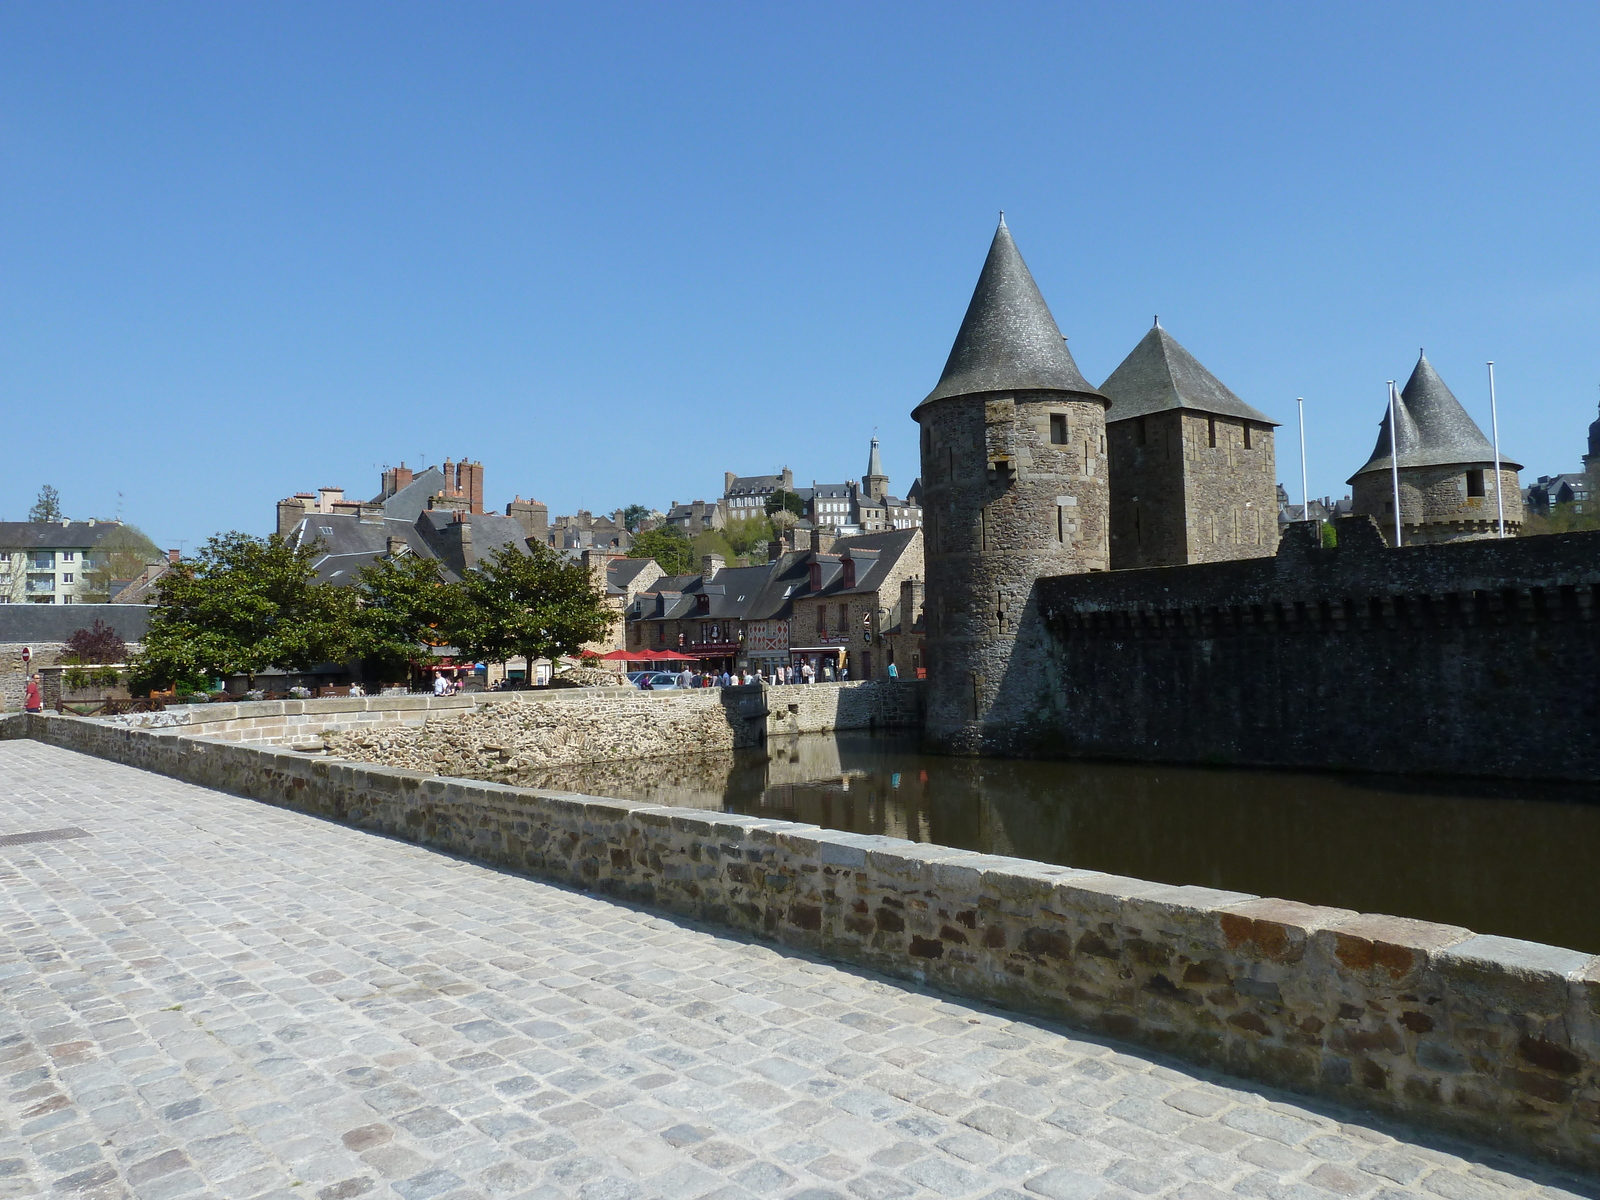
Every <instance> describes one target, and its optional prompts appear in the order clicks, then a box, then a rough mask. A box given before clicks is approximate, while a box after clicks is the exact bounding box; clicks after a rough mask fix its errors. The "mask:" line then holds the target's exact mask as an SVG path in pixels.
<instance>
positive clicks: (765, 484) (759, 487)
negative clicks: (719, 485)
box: [726, 475, 783, 496]
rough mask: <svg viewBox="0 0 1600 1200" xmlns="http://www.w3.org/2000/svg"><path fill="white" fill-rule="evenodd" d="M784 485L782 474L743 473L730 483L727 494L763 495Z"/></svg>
mask: <svg viewBox="0 0 1600 1200" xmlns="http://www.w3.org/2000/svg"><path fill="white" fill-rule="evenodd" d="M782 487H783V476H782V475H741V476H738V477H737V478H735V479H734V481H733V482H732V483H731V484H729V485H728V487H727V489H726V494H727V495H729V496H745V495H751V494H756V495H761V494H764V493H767V492H775V491H778V490H779V489H780V488H782Z"/></svg>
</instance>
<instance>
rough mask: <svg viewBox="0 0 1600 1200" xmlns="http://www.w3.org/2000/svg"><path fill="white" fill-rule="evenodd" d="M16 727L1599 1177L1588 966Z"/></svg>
mask: <svg viewBox="0 0 1600 1200" xmlns="http://www.w3.org/2000/svg"><path fill="white" fill-rule="evenodd" d="M23 734H25V735H27V736H30V737H33V738H36V739H38V740H40V741H43V742H47V743H50V744H53V745H58V746H63V747H66V748H68V749H72V750H77V751H81V752H85V753H89V754H94V755H98V756H100V757H103V758H107V759H111V760H114V761H117V762H122V763H126V764H128V765H130V766H134V767H138V768H141V769H144V770H150V771H156V772H159V773H161V774H165V775H170V776H173V777H175V778H179V779H184V780H188V781H190V782H192V783H196V784H200V785H203V786H207V787H213V788H219V789H222V790H225V791H230V792H233V793H235V794H238V795H242V796H248V797H251V798H254V799H257V800H261V801H263V802H266V803H268V804H274V805H278V806H280V807H284V808H289V809H293V810H295V811H298V812H303V813H309V814H313V815H315V816H319V817H323V818H326V819H328V820H333V821H339V822H342V823H344V824H348V825H351V826H354V827H356V828H361V829H367V830H371V831H373V832H376V833H380V834H384V835H387V836H391V837H398V838H403V839H405V840H408V841H412V842H416V843H419V844H422V845H426V846H431V847H435V848H437V849H440V850H444V851H449V852H451V853H455V854H460V855H463V856H465V857H470V858H474V859H477V860H480V861H483V862H488V863H494V864H497V865H500V866H503V867H506V868H509V869H511V870H515V871H520V872H524V873H527V874H530V875H535V876H539V877H543V878H548V879H553V880H556V881H559V882H561V883H565V884H568V885H570V886H573V887H578V888H585V889H592V890H594V891H597V892H601V893H605V894H608V895H613V896H617V897H621V898H625V899H628V900H631V901H635V902H638V903H642V904H647V905H652V906H657V907H660V908H663V909H666V910H669V911H672V912H675V913H679V914H682V915H685V916H688V917H692V918H695V919H697V920H701V921H706V922H710V923H712V924H715V925H720V926H722V927H725V928H728V929H732V930H736V931H739V932H742V933H745V934H748V935H750V936H753V937H757V938H762V939H766V940H769V941H773V942H777V943H780V944H783V945H787V946H793V947H796V948H799V949H803V950H806V951H810V952H813V953H816V954H819V955H823V956H826V957H829V958H832V959H836V960H840V961H844V962H849V963H855V964H859V965H861V966H863V967H867V968H871V969H873V970H877V971H882V972H884V973H886V974H888V975H892V976H896V977H900V978H905V979H913V980H916V981H918V982H923V983H927V984H930V985H933V986H936V987H939V988H942V989H945V990H948V991H950V992H954V993H957V994H960V995H964V996H970V997H975V998H978V999H982V1000H986V1001H991V1002H995V1003H998V1004H1002V1005H1006V1006H1009V1007H1011V1008H1015V1009H1019V1010H1022V1011H1025V1012H1031V1013H1036V1014H1041V1015H1043V1016H1046V1017H1050V1018H1053V1019H1059V1020H1063V1021H1067V1022H1070V1023H1072V1024H1075V1025H1078V1026H1081V1027H1084V1028H1089V1029H1094V1030H1099V1031H1103V1032H1104V1033H1106V1034H1109V1035H1113V1036H1115V1037H1118V1038H1124V1039H1127V1040H1131V1041H1135V1042H1139V1043H1142V1044H1145V1045H1148V1046H1152V1047H1155V1048H1158V1049H1160V1050H1163V1051H1167V1052H1170V1053H1172V1054H1175V1055H1179V1056H1182V1057H1184V1058H1187V1059H1189V1060H1192V1061H1195V1062H1199V1063H1204V1064H1208V1065H1211V1066H1214V1067H1217V1068H1220V1069H1222V1070H1225V1071H1229V1072H1231V1073H1233V1074H1236V1075H1242V1076H1246V1077H1249V1078H1254V1079H1258V1080H1262V1081H1265V1082H1268V1083H1271V1084H1275V1085H1279V1086H1284V1087H1288V1088H1292V1089H1295V1090H1298V1091H1301V1092H1305V1093H1311V1094H1315V1095H1320V1096H1325V1097H1329V1098H1332V1099H1334V1100H1337V1101H1341V1102H1344V1103H1349V1104H1353V1105H1356V1106H1359V1107H1363V1108H1368V1109H1375V1110H1378V1111H1381V1112H1385V1113H1389V1114H1392V1115H1395V1116H1397V1117H1401V1118H1403V1119H1406V1120H1409V1121H1413V1122H1418V1123H1425V1124H1430V1125H1434V1126H1438V1127H1443V1128H1446V1129H1450V1130H1453V1131H1455V1132H1458V1133H1461V1134H1464V1135H1466V1136H1468V1137H1470V1138H1473V1139H1475V1140H1477V1141H1479V1142H1483V1143H1495V1144H1500V1145H1504V1146H1508V1147H1512V1148H1516V1149H1520V1150H1525V1151H1532V1152H1534V1153H1538V1154H1542V1155H1545V1156H1547V1157H1550V1158H1552V1159H1555V1160H1558V1161H1562V1162H1565V1163H1569V1164H1572V1165H1575V1166H1579V1167H1584V1168H1588V1169H1595V1168H1600V1079H1597V1066H1600V959H1597V958H1595V957H1592V956H1590V955H1586V954H1579V953H1576V952H1573V951H1568V950H1562V949H1557V948H1555V947H1550V946H1541V945H1536V944H1533V943H1528V942H1519V941H1514V940H1511V939H1507V938H1499V937H1487V936H1481V935H1475V934H1473V933H1472V932H1471V931H1469V930H1466V929H1460V928H1453V927H1448V926H1440V925H1432V924H1427V923H1425V922H1420V921H1411V920H1403V919H1400V918H1395V917H1384V916H1372V915H1366V914H1360V913H1354V912H1349V911H1345V910H1339V909H1328V908H1316V907H1311V906H1308V905H1304V904H1297V903H1294V902H1291V901H1286V900H1274V899H1262V898H1258V897H1253V896H1247V895H1242V894H1239V893H1233V892H1221V891H1213V890H1210V889H1207V888H1200V887H1172V886H1167V885H1163V884H1156V883H1148V882H1142V881H1139V880H1134V879H1125V878H1119V877H1116V876H1110V875H1104V874H1099V873H1095V872H1090V871H1082V870H1074V869H1071V868H1066V867H1054V866H1047V865H1044V864H1041V863H1035V862H1028V861H1025V860H1020V859H1010V858H1000V857H993V856H985V855H981V854H973V853H969V852H966V851H962V850H956V849H951V848H946V847H940V846H929V845H919V844H915V843H911V842H905V841H900V840H897V839H893V838H885V837H871V836H863V835H857V834H846V833H836V832H831V831H826V830H821V829H818V828H816V827H814V826H806V825H795V824H791V823H788V822H782V821H772V820H757V819H751V818H742V817H735V816H729V815H725V814H709V813H705V812H699V811H692V810H689V811H686V810H683V809H674V808H665V807H660V806H653V805H648V804H636V803H629V802H626V801H620V800H605V799H598V798H594V797H588V796H578V795H570V794H563V793H552V792H540V791H535V790H532V789H522V788H514V787H508V786H503V785H494V784H483V783H474V782H468V781H463V780H452V779H443V778H438V777H431V776H426V775H422V774H420V773H417V772H409V771H401V770H397V769H394V768H388V767H377V766H367V765H360V764H354V763H345V762H339V761H333V760H329V759H326V758H321V757H316V758H308V757H306V756H304V755H301V754H298V753H295V752H294V751H291V750H285V749H277V748H271V747H264V746H259V745H245V744H240V743H233V742H223V741H218V740H214V739H204V738H195V737H191V736H186V731H184V730H182V729H175V728H169V729H142V728H130V727H127V726H117V725H113V724H111V723H108V722H100V721H93V720H84V719H81V718H74V717H65V716H57V715H55V714H46V715H44V716H28V717H12V718H8V719H5V720H3V721H0V736H19V735H23Z"/></svg>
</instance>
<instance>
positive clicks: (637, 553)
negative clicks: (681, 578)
mask: <svg viewBox="0 0 1600 1200" xmlns="http://www.w3.org/2000/svg"><path fill="white" fill-rule="evenodd" d="M628 557H629V558H653V559H655V560H656V564H657V565H658V566H659V567H660V568H661V569H662V570H663V571H665V572H666V573H667V574H668V575H687V574H688V573H689V567H690V563H691V562H692V561H693V559H694V547H693V546H692V545H691V544H690V543H689V539H688V538H687V537H685V536H684V533H683V530H681V529H679V528H678V527H677V526H676V525H663V526H661V527H660V528H659V529H647V530H645V531H644V532H643V533H641V534H639V536H638V537H636V538H634V539H633V549H631V550H629V551H628Z"/></svg>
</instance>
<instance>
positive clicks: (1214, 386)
mask: <svg viewBox="0 0 1600 1200" xmlns="http://www.w3.org/2000/svg"><path fill="white" fill-rule="evenodd" d="M1100 390H1101V391H1102V392H1104V393H1105V394H1106V395H1107V396H1108V397H1110V400H1111V408H1110V409H1109V410H1108V411H1107V412H1106V445H1107V447H1108V449H1109V451H1110V458H1111V568H1112V570H1116V571H1120V570H1123V569H1125V568H1128V567H1170V566H1179V565H1181V564H1184V563H1203V562H1221V561H1224V560H1226V559H1233V558H1259V557H1263V556H1265V555H1269V554H1275V553H1277V550H1278V474H1277V463H1276V461H1275V458H1274V453H1273V431H1274V429H1275V428H1276V426H1277V422H1275V421H1273V420H1271V419H1270V418H1269V417H1267V416H1266V415H1264V414H1263V413H1260V412H1258V411H1256V410H1255V409H1254V408H1251V407H1250V405H1248V404H1246V403H1245V402H1244V401H1243V400H1241V399H1239V397H1238V396H1236V395H1234V394H1233V392H1232V391H1230V390H1229V389H1228V387H1227V386H1226V385H1225V384H1223V382H1222V381H1221V380H1220V379H1218V378H1217V377H1216V376H1215V375H1213V374H1212V373H1211V372H1210V371H1208V370H1206V369H1205V367H1203V366H1201V365H1200V363H1199V361H1198V360H1197V359H1196V358H1195V357H1194V355H1192V354H1190V353H1189V352H1188V351H1187V350H1185V349H1184V348H1183V347H1182V346H1180V345H1179V344H1178V341H1177V339H1176V338H1174V337H1173V336H1172V335H1171V334H1170V333H1168V332H1167V331H1166V330H1165V329H1163V328H1162V327H1161V321H1160V320H1159V318H1158V319H1157V321H1156V323H1155V327H1154V328H1153V329H1151V330H1150V332H1149V333H1147V334H1145V335H1144V337H1143V339H1141V340H1140V342H1139V344H1138V345H1137V346H1135V347H1134V348H1133V351H1132V353H1130V354H1129V355H1128V357H1127V358H1125V359H1123V360H1122V365H1121V366H1119V367H1118V368H1117V369H1116V370H1115V371H1113V372H1112V373H1111V376H1110V378H1108V379H1107V380H1106V381H1105V382H1104V383H1103V384H1101V385H1100Z"/></svg>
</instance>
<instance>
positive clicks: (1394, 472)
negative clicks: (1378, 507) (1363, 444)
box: [1389, 379, 1405, 548]
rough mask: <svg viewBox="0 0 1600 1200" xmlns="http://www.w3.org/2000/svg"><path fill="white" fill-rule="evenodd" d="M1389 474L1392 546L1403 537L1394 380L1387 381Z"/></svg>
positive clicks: (1398, 437) (1398, 423) (1398, 427)
mask: <svg viewBox="0 0 1600 1200" xmlns="http://www.w3.org/2000/svg"><path fill="white" fill-rule="evenodd" d="M1389 474H1390V477H1391V478H1392V479H1393V481H1394V544H1395V546H1396V548H1398V547H1399V545H1400V540H1401V538H1402V537H1404V536H1405V535H1404V534H1403V533H1402V532H1401V529H1400V422H1399V419H1398V418H1397V417H1396V416H1395V398H1394V380H1392V379H1391V380H1389Z"/></svg>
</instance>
